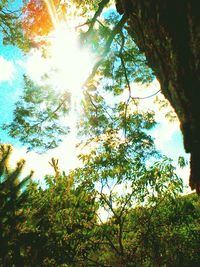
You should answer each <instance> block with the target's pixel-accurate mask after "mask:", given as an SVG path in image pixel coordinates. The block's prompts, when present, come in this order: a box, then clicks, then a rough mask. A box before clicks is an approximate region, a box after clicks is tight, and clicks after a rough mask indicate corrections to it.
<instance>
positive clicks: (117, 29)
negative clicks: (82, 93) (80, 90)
mask: <svg viewBox="0 0 200 267" xmlns="http://www.w3.org/2000/svg"><path fill="white" fill-rule="evenodd" d="M126 20H127V16H126V15H123V17H122V18H121V20H120V21H119V22H118V23H117V25H116V26H115V27H114V29H113V30H112V32H111V34H110V36H109V38H108V40H107V42H106V44H105V49H104V51H103V53H102V55H101V56H100V57H99V59H98V61H97V62H96V64H95V65H94V67H93V69H92V72H91V74H90V75H89V77H88V78H87V79H86V81H85V82H84V84H83V87H85V86H86V85H87V83H88V82H89V81H90V80H91V79H92V78H93V77H94V76H95V74H96V72H97V70H98V68H99V66H100V65H101V64H102V62H103V61H104V59H105V57H106V56H107V54H108V53H109V51H110V47H111V44H112V42H113V40H114V38H115V36H116V35H117V34H118V33H119V32H120V31H121V30H122V28H123V26H124V24H125V22H126Z"/></svg>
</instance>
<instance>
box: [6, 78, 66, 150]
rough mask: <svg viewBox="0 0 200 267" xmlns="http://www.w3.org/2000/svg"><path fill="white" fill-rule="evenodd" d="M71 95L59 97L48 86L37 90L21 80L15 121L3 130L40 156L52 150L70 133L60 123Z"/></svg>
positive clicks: (25, 80)
mask: <svg viewBox="0 0 200 267" xmlns="http://www.w3.org/2000/svg"><path fill="white" fill-rule="evenodd" d="M69 102H70V95H69V94H67V93H66V94H64V95H61V94H59V93H56V92H55V91H54V90H53V89H52V88H50V87H47V86H38V85H36V84H34V83H33V82H32V81H31V80H30V79H29V78H28V77H26V76H24V94H23V95H22V97H21V99H20V101H19V102H17V103H16V107H15V111H14V119H13V122H11V123H10V124H5V125H4V126H3V127H4V129H5V130H7V131H8V133H9V134H10V136H12V137H17V138H19V140H20V141H21V142H22V144H27V143H28V144H30V145H29V147H28V149H33V148H37V149H38V151H39V152H41V151H42V150H43V148H44V149H50V148H54V147H56V146H57V145H58V143H59V142H60V141H61V136H62V135H64V134H66V133H67V132H68V131H69V129H68V128H67V127H65V126H63V125H62V123H60V117H63V116H64V115H65V114H66V113H67V112H68V110H69Z"/></svg>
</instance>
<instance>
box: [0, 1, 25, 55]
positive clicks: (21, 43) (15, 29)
mask: <svg viewBox="0 0 200 267" xmlns="http://www.w3.org/2000/svg"><path fill="white" fill-rule="evenodd" d="M11 2H12V1H10V0H3V1H1V3H0V32H1V33H2V34H3V44H4V45H7V44H12V45H15V46H18V47H19V48H21V49H23V50H24V51H28V50H29V48H30V42H29V40H28V39H27V38H25V36H24V34H23V31H22V28H21V18H20V15H21V10H20V9H18V10H12V8H11Z"/></svg>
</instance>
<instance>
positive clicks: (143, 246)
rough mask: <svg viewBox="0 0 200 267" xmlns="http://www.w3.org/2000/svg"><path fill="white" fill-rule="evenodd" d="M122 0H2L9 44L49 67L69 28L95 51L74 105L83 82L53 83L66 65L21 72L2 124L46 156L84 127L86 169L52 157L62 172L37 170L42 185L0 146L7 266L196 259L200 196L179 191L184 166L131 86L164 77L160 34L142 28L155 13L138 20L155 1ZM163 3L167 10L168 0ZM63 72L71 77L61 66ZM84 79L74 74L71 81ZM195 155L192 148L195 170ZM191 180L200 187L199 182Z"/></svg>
mask: <svg viewBox="0 0 200 267" xmlns="http://www.w3.org/2000/svg"><path fill="white" fill-rule="evenodd" d="M116 2H117V3H115V1H109V0H96V1H88V0H84V1H79V0H74V1H73V0H71V1H60V0H30V1H24V2H23V6H22V7H20V10H17V11H16V10H12V8H11V9H10V5H11V4H12V3H11V2H9V1H8V0H5V1H3V2H2V4H0V30H1V32H2V33H3V38H4V44H7V43H9V44H12V45H16V46H18V47H19V48H21V49H22V50H23V51H24V52H25V53H26V52H27V51H30V50H31V51H39V52H40V55H42V57H43V59H49V61H48V63H49V62H50V59H52V57H53V56H52V54H51V51H50V47H51V46H52V43H51V41H52V39H53V38H54V39H55V36H54V35H53V33H54V32H55V31H56V29H60V28H59V27H60V26H62V27H63V25H64V26H66V25H67V27H68V28H70V29H73V31H75V32H76V36H78V37H77V38H78V45H79V46H78V47H79V49H80V50H81V49H83V50H84V49H86V48H87V49H88V50H89V51H90V53H91V54H92V55H93V62H92V69H91V71H90V73H89V75H88V76H87V77H85V82H84V83H83V84H82V87H81V91H78V94H79V95H78V97H80V99H79V101H78V102H76V101H77V99H76V98H77V93H76V94H74V91H75V89H76V88H72V90H71V91H70V89H69V88H68V85H66V84H63V88H67V89H65V90H63V91H58V90H55V89H56V88H57V87H56V85H55V83H54V84H53V85H52V84H51V83H50V81H51V79H52V77H54V74H55V73H57V72H58V68H57V66H56V61H53V62H54V63H55V66H53V68H51V71H48V70H49V69H47V71H46V72H44V73H43V72H42V77H41V81H40V82H37V81H34V80H33V79H32V78H31V77H29V76H28V75H26V74H25V75H24V76H23V90H22V92H21V96H20V98H19V100H18V101H17V102H16V104H15V109H14V113H13V120H12V121H11V122H8V123H6V124H4V125H3V126H2V129H3V130H6V131H7V133H8V134H9V135H10V136H11V137H13V138H16V139H18V140H20V142H21V143H22V144H23V145H26V146H27V149H28V151H30V150H35V151H37V152H44V151H46V150H48V149H52V148H55V147H57V146H58V145H59V144H60V143H61V142H62V140H63V136H64V135H66V134H68V133H69V132H70V131H72V132H73V127H76V128H77V135H78V137H77V140H78V141H79V142H78V144H77V148H78V149H79V151H80V153H79V155H78V159H79V165H78V166H77V167H76V168H74V169H72V170H70V171H69V172H67V173H66V172H63V171H62V170H61V168H60V165H59V159H56V158H54V157H53V158H52V159H51V161H50V162H49V164H50V166H51V167H52V168H53V170H54V174H52V175H49V174H48V173H47V174H46V176H45V177H38V178H41V179H42V180H43V181H45V186H41V185H40V182H39V181H34V180H32V179H31V177H32V175H33V173H32V172H31V173H30V175H28V176H27V177H26V178H24V179H23V178H22V177H23V176H22V174H21V173H22V170H23V168H24V166H25V160H20V161H19V162H18V163H17V165H16V168H14V169H12V168H11V167H10V165H9V160H10V158H11V156H12V147H11V146H10V145H1V146H0V202H1V207H0V215H1V216H0V239H1V240H0V241H1V246H2V249H1V250H0V265H1V266H2V267H9V266H19V267H21V266H24V267H30V266H41V267H43V266H55V267H57V266H59V267H61V266H62V267H64V266H72V267H73V266H74V267H76V266H80V267H81V266H102V267H103V266H104V267H114V266H115V267H137V266H144V267H150V266H153V267H154V266H155V267H160V266H163V267H164V266H174V267H175V266H184V267H189V266H194V267H198V266H199V262H200V256H199V255H200V243H199V242H200V238H199V235H200V223H199V222H200V203H199V198H198V197H197V196H196V195H195V194H190V195H186V196H184V195H183V194H182V193H183V188H184V186H183V181H182V179H181V177H179V175H178V174H177V168H176V167H175V165H174V163H173V161H172V160H171V159H170V158H168V157H166V156H165V155H163V154H162V153H161V152H160V151H158V150H157V148H156V146H155V143H154V139H153V137H152V136H151V132H152V130H153V129H154V127H156V123H157V122H156V121H155V113H154V112H153V111H151V110H143V109H141V106H142V105H141V101H142V98H140V97H137V96H135V94H134V89H133V84H134V83H139V84H145V85H148V84H150V83H151V82H152V81H153V80H154V79H155V77H156V75H158V78H159V79H160V80H161V82H163V80H162V77H160V75H161V74H162V72H160V71H159V70H158V69H157V68H156V67H155V66H156V64H155V66H154V65H152V64H151V60H150V61H149V62H147V59H148V60H149V58H151V56H149V53H148V52H149V51H151V52H152V53H154V48H155V54H156V56H155V55H154V54H153V55H154V56H155V58H157V56H158V54H159V52H158V51H157V50H156V48H159V49H160V47H161V44H160V42H159V44H158V45H156V42H157V41H159V40H160V39H159V40H157V39H156V38H155V43H154V42H153V44H154V45H153V47H151V43H150V42H147V43H145V42H146V40H147V41H149V40H151V38H150V39H149V38H148V32H146V30H145V31H144V30H143V27H144V29H146V27H147V28H148V27H150V28H151V27H152V28H153V29H154V26H155V25H154V20H155V16H153V20H152V21H151V17H149V18H148V20H147V22H149V24H148V25H147V26H146V25H145V26H144V25H143V24H142V25H141V24H140V22H141V21H143V20H144V21H146V20H145V18H146V15H145V10H147V11H148V10H149V9H148V8H149V6H148V4H144V1H135V3H134V1H116ZM169 2H170V4H171V5H172V3H171V1H169ZM175 2H176V1H175ZM183 2H184V3H185V2H187V1H183ZM140 4H141V6H140ZM142 4H143V6H142ZM115 5H116V8H117V9H116V8H115ZM150 6H151V8H152V5H151V4H150ZM134 7H135V8H136V13H134ZM161 7H163V6H162V5H160V4H157V5H155V10H156V14H157V15H158V17H157V20H158V21H159V20H160V21H161V22H163V21H162V19H163V17H162V19H161V18H159V14H161V15H163V13H162V12H161V13H160V10H159V8H161ZM191 7H192V5H191ZM163 8H164V11H165V8H166V9H167V8H168V5H167V6H166V7H163ZM167 10H168V9H167ZM164 11H163V12H164ZM182 12H183V11H182ZM192 12H193V9H192ZM164 13H165V12H164ZM148 14H149V13H148ZM166 16H168V15H166ZM7 18H8V20H7ZM167 18H168V17H167ZM135 21H136V22H138V24H137V27H136V29H137V30H139V35H137V36H136V33H137V32H136V31H134V29H133V28H134V25H135V23H136V22H135ZM167 21H168V20H167ZM152 24H153V26H152ZM156 25H157V24H156ZM161 25H163V24H162V23H161ZM179 26H180V25H179ZM157 27H158V28H157ZM159 27H160V26H159V25H157V26H155V28H156V29H160V28H159ZM14 29H16V31H14ZM65 30H66V29H65ZM164 30H166V29H165V28H164ZM164 32H165V31H164ZM169 32H170V31H169ZM64 33H66V32H62V31H61V35H63V34H64ZM146 35H147V36H146ZM138 36H139V37H138ZM141 36H142V37H141ZM61 37H62V38H61V41H62V40H63V39H64V36H61ZM167 37H170V36H169V35H167ZM138 38H139V40H138ZM161 39H162V38H161ZM172 41H173V40H172ZM142 42H144V43H142ZM63 44H64V46H65V45H66V42H64V41H63ZM143 46H144V47H143ZM148 47H150V48H148ZM141 48H144V49H141ZM149 49H150V50H149ZM159 49H158V50H159ZM58 50H59V49H57V51H56V52H57V53H59V52H60V51H58ZM143 51H144V52H145V53H146V56H147V59H146V56H145V54H144V53H143ZM61 52H63V50H62V51H61ZM68 55H69V54H68ZM173 55H174V54H172V56H173ZM161 56H162V54H161ZM61 58H62V54H61ZM70 60H71V61H70ZM163 60H164V59H163ZM166 60H168V58H166ZM63 61H70V62H69V63H70V64H71V65H70V66H71V67H72V65H73V62H72V61H73V58H72V59H71V58H70V59H69V58H66V57H64V56H63ZM64 63H66V62H64ZM149 63H150V64H151V67H152V68H153V70H152V69H151V68H150V67H149ZM158 63H159V64H160V61H159V59H158ZM167 63H169V61H167ZM79 64H84V62H79ZM62 66H63V65H62ZM159 66H160V65H159ZM77 69H78V68H77ZM68 71H69V68H68ZM154 71H155V73H154ZM65 72H66V73H65ZM64 74H66V76H67V74H69V73H67V70H66V69H65V65H64ZM70 74H71V73H70ZM78 76H79V73H78V71H77V77H75V79H77V80H78ZM58 77H60V76H58ZM177 77H178V76H177ZM163 79H164V80H165V78H163ZM177 80H178V78H177ZM56 82H57V83H58V82H61V83H62V82H63V83H64V82H65V80H63V81H62V80H61V81H58V80H56ZM169 84H170V81H168V85H167V86H168V87H170V85H169ZM159 92H160V90H159V91H157V92H155V93H154V94H150V95H148V94H147V95H146V96H144V98H150V97H152V96H154V95H156V94H158V93H159ZM170 92H171V91H170ZM173 97H174V96H172V98H170V97H168V98H169V100H171V99H173ZM175 98H176V97H175ZM172 102H173V101H172ZM172 104H173V103H172ZM77 105H78V109H77ZM176 111H177V109H176ZM73 113H79V114H78V115H77V116H76V120H77V121H76V122H75V124H76V125H75V126H74V124H73V125H70V123H67V122H66V121H67V117H69V116H71V115H73ZM177 113H178V116H179V117H180V114H179V112H178V111H177ZM195 120H196V119H195ZM195 137H196V132H195ZM195 140H196V139H195ZM189 151H190V150H189ZM195 151H196V150H195ZM198 155H199V154H198V153H197V154H193V156H195V167H196V160H197V159H198ZM63 157H65V155H64V154H63ZM192 164H193V165H192V166H194V161H192ZM179 165H180V167H181V168H182V167H184V166H185V165H186V162H185V160H184V158H182V157H180V158H179ZM38 168H39V165H38ZM197 168H198V167H197ZM191 183H192V188H194V187H195V186H196V189H197V191H198V186H199V183H198V179H197V178H193V180H192V182H191Z"/></svg>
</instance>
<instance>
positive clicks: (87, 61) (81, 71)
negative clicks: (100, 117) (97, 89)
mask: <svg viewBox="0 0 200 267" xmlns="http://www.w3.org/2000/svg"><path fill="white" fill-rule="evenodd" d="M49 39H50V46H49V48H48V54H49V57H50V63H51V66H52V68H53V69H54V71H55V72H54V73H52V83H53V84H54V85H56V89H57V90H60V91H65V90H67V91H70V93H71V94H72V95H76V96H77V95H78V94H79V93H80V90H81V86H82V84H83V83H84V81H85V80H86V78H87V76H88V75H89V73H90V71H91V67H92V62H91V56H90V53H89V51H87V50H85V49H82V48H81V47H80V45H79V42H78V36H77V34H76V32H75V31H72V30H70V29H69V28H67V27H66V25H65V24H60V25H58V26H57V27H56V29H55V30H54V31H53V32H51V33H50V35H49Z"/></svg>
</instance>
